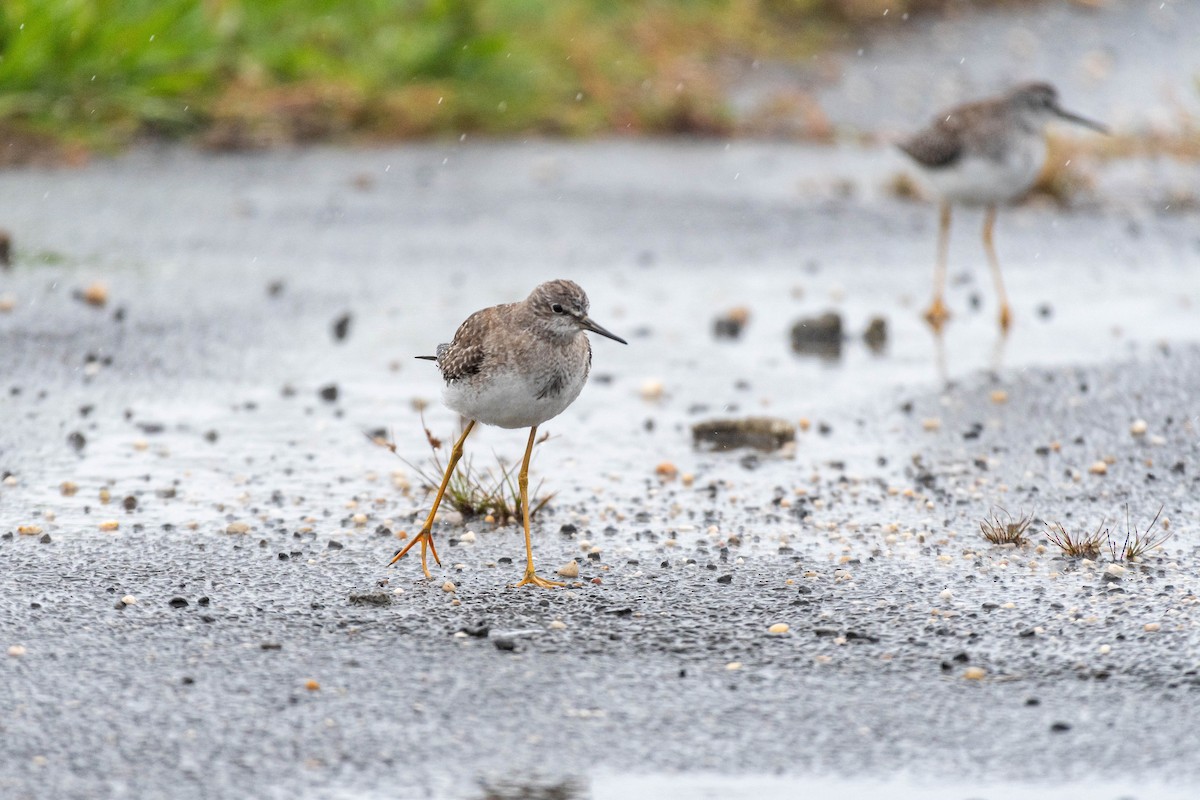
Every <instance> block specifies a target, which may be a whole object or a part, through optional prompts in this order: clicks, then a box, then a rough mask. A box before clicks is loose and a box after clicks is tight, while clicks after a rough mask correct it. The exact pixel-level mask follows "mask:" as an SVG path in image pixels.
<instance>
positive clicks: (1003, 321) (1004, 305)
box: [983, 206, 1012, 333]
mask: <svg viewBox="0 0 1200 800" xmlns="http://www.w3.org/2000/svg"><path fill="white" fill-rule="evenodd" d="M995 227H996V207H995V206H988V207H987V214H985V215H984V217H983V249H984V250H986V251H987V257H988V265H989V266H990V267H991V268H992V280H994V281H995V282H996V298H997V299H998V300H999V301H1000V330H1001V332H1003V333H1008V326H1009V325H1010V324H1011V323H1012V309H1011V307H1010V306H1009V305H1008V295H1007V294H1005V292H1004V279H1003V278H1001V277H1000V259H998V258H996V246H995V245H994V244H993V243H992V230H993V229H994V228H995Z"/></svg>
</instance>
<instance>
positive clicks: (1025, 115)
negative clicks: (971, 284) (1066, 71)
mask: <svg viewBox="0 0 1200 800" xmlns="http://www.w3.org/2000/svg"><path fill="white" fill-rule="evenodd" d="M1054 119H1064V120H1067V121H1068V122H1074V123H1076V124H1078V125H1084V126H1086V127H1089V128H1092V129H1093V130H1097V131H1100V132H1102V133H1104V132H1106V130H1105V128H1104V126H1103V125H1101V124H1099V123H1097V122H1093V121H1091V120H1089V119H1086V118H1084V117H1081V116H1078V115H1076V114H1072V113H1070V112H1068V111H1064V110H1063V109H1062V107H1061V106H1059V104H1058V92H1057V91H1056V90H1055V88H1054V87H1053V86H1051V85H1049V84H1047V83H1025V84H1021V85H1020V86H1017V87H1015V88H1014V89H1012V90H1011V91H1009V92H1008V93H1006V94H1003V95H1000V96H999V97H993V98H989V99H987V100H981V101H979V102H975V103H967V104H965V105H961V106H955V107H954V108H951V109H949V110H947V111H944V112H942V113H941V114H939V115H938V116H937V117H936V118H935V119H934V120H933V122H932V123H931V124H930V125H929V127H927V128H925V129H923V130H921V131H918V132H917V133H915V134H914V135H913V136H911V137H910V138H908V139H907V140H905V141H904V142H901V143H900V149H901V150H903V151H904V152H905V153H907V154H908V155H909V156H911V157H912V159H913V161H915V162H916V164H917V167H918V168H919V169H920V171H921V172H922V174H924V176H925V178H926V179H927V180H928V181H929V183H930V184H931V185H932V187H933V189H934V190H935V191H936V192H937V194H938V196H939V197H940V198H941V218H940V225H939V229H938V250H937V267H936V272H935V273H934V287H933V302H932V304H931V305H930V306H929V308H928V309H927V310H926V311H925V319H926V321H927V322H928V323H929V325H930V326H931V327H932V328H933V329H934V330H935V331H941V329H942V326H943V325H944V324H945V323H946V320H948V319H949V318H950V311H949V309H947V308H946V303H945V300H944V297H943V294H944V290H945V284H946V247H947V244H948V241H949V236H950V208H951V206H952V205H953V204H955V203H958V204H961V205H975V206H979V205H982V206H985V207H986V209H987V210H986V212H985V215H984V220H983V247H984V250H986V251H987V258H988V264H989V266H990V267H991V270H992V278H993V280H994V281H995V283H996V296H997V298H998V299H999V302H1000V329H1001V331H1003V332H1006V333H1007V331H1008V327H1009V325H1010V324H1011V322H1012V310H1011V309H1010V307H1009V305H1008V297H1007V296H1006V295H1005V293H1004V281H1003V280H1002V279H1001V277H1000V262H999V261H998V260H997V259H996V249H995V247H994V246H993V244H992V229H993V228H994V226H995V224H996V206H997V205H998V204H999V203H1008V202H1011V201H1013V200H1015V199H1017V198H1018V197H1020V196H1021V195H1023V194H1025V192H1027V191H1029V189H1030V188H1031V187H1032V186H1033V184H1034V181H1036V180H1037V176H1038V173H1039V172H1041V169H1042V164H1043V162H1044V161H1045V160H1046V139H1045V134H1044V131H1045V127H1046V125H1047V123H1049V122H1051V121H1052V120H1054Z"/></svg>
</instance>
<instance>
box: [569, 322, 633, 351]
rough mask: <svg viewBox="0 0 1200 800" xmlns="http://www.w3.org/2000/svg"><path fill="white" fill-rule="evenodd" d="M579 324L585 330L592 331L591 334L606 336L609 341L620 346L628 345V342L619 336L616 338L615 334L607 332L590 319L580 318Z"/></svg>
mask: <svg viewBox="0 0 1200 800" xmlns="http://www.w3.org/2000/svg"><path fill="white" fill-rule="evenodd" d="M579 324H580V325H582V326H583V327H584V328H586V329H587V330H589V331H592V332H593V333H598V334H600V335H601V336H607V337H608V338H609V339H612V340H613V341H614V342H620V343H621V344H629V342H627V341H625V340H624V339H622V338H621V337H620V336H617V335H616V334H615V333H612V332H610V331H607V330H605V329H604V327H603V326H601V325H597V324H596V323H594V322H592V318H591V317H580V318H579Z"/></svg>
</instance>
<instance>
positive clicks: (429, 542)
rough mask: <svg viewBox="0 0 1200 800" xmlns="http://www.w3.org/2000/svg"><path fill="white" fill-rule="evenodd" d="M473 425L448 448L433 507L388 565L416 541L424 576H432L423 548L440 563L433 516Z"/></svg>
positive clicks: (468, 425) (473, 421) (473, 423)
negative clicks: (434, 540) (419, 527)
mask: <svg viewBox="0 0 1200 800" xmlns="http://www.w3.org/2000/svg"><path fill="white" fill-rule="evenodd" d="M474 427H475V420H471V421H470V422H468V423H467V427H466V428H464V429H463V432H462V436H460V437H458V441H457V442H455V443H454V447H453V448H452V449H451V450H450V463H449V464H447V465H446V474H445V475H443V476H442V485H441V486H439V487H438V490H437V494H436V495H435V496H434V498H433V508H431V509H429V516H428V517H426V518H425V524H424V525H422V526H421V532H420V533H418V534H417V535H416V536H414V537H413V539H412V541H411V542H409V543H408V544H406V545H404V549H403V550H401V551H400V552H399V553H396V556H395V557H394V558H393V559H392V560H391V561H389V562H388V566H391V565H392V564H395V563H396V562H397V561H399V560H400V559H402V558H404V554H405V553H407V552H408V551H409V550H411V549H412V546H413V545H414V544H416V543H417V542H420V543H421V571H423V572H424V573H425V577H426V578H432V577H433V576H432V575H430V574H429V566H428V565H427V564H426V563H425V549H426V548H429V549H430V550H432V551H433V560H434V561H436V562H437V563H438V566H441V565H442V560H441V559H440V558H438V554H437V548H436V547H434V546H433V533H432V531H433V518H434V517H435V516H437V510H438V506H440V505H441V504H442V496H443V495H444V494H446V487H447V486H449V485H450V476H451V475H453V474H454V468H455V467H456V466H457V465H458V460H459V459H460V458H462V454H463V442H465V441H466V440H467V434H469V433H470V432H471V429H472V428H474Z"/></svg>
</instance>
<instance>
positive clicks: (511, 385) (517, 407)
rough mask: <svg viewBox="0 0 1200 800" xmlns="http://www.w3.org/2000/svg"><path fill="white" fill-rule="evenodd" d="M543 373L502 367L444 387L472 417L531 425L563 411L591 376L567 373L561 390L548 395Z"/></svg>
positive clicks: (446, 397)
mask: <svg viewBox="0 0 1200 800" xmlns="http://www.w3.org/2000/svg"><path fill="white" fill-rule="evenodd" d="M541 378H542V376H540V375H538V374H537V373H533V374H529V373H521V372H518V371H516V370H512V369H503V370H499V371H497V372H495V373H493V374H491V375H489V376H488V378H487V380H486V381H477V380H471V379H463V380H457V381H450V382H448V383H447V384H446V388H445V389H443V390H442V400H443V401H444V402H445V403H446V405H447V406H449V407H450V408H452V409H454V410H455V411H457V412H458V413H459V414H462V415H463V416H464V417H467V418H468V419H473V420H477V421H479V422H482V423H484V424H487V425H496V426H497V427H500V428H531V427H533V426H534V425H540V424H542V423H543V422H545V421H546V420H548V419H552V418H554V417H557V416H558V415H559V414H561V413H562V412H563V411H564V410H565V409H566V407H567V406H569V405H571V403H573V402H574V401H575V398H576V397H578V396H579V393H580V391H582V390H583V384H584V383H585V382H586V380H587V376H586V374H585V373H584V372H583V371H577V372H574V373H573V374H570V375H565V376H564V383H563V384H562V387H561V389H560V390H559V391H558V392H556V393H554V394H548V395H547V396H545V397H538V394H539V393H541V392H542V390H543V389H544V388H545V382H544V380H542V379H541Z"/></svg>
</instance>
